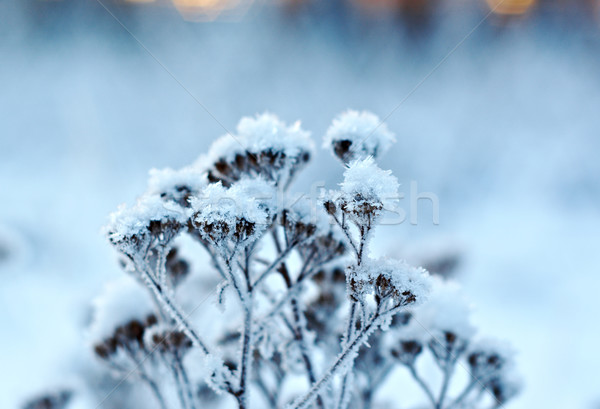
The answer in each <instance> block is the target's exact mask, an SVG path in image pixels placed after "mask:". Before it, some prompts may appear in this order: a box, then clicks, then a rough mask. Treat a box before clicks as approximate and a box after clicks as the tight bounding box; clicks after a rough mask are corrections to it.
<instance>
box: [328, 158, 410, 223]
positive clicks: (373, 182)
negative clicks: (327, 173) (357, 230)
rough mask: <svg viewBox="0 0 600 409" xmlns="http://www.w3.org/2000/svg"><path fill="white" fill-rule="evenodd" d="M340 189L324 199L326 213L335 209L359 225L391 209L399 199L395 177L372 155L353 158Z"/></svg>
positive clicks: (333, 212)
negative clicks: (360, 158)
mask: <svg viewBox="0 0 600 409" xmlns="http://www.w3.org/2000/svg"><path fill="white" fill-rule="evenodd" d="M340 187H341V189H340V192H338V193H337V194H334V197H333V199H332V200H330V201H327V202H326V203H325V208H326V210H327V212H328V213H329V214H335V213H336V212H337V210H338V209H340V210H341V211H342V212H344V213H345V214H347V215H348V216H349V217H350V218H352V219H353V220H355V221H356V223H357V224H358V225H367V224H368V225H370V224H371V223H372V221H373V219H374V218H375V217H377V216H378V215H380V214H381V212H382V210H384V209H386V210H392V209H394V208H395V206H396V204H397V201H398V188H399V185H398V180H397V179H396V177H394V176H393V175H392V172H391V171H389V170H387V171H386V170H383V169H381V168H379V167H378V166H377V165H376V164H375V161H374V160H373V158H371V157H369V158H366V159H363V160H358V161H355V162H352V163H351V164H350V165H349V166H348V169H346V171H345V172H344V181H343V182H342V183H341V184H340Z"/></svg>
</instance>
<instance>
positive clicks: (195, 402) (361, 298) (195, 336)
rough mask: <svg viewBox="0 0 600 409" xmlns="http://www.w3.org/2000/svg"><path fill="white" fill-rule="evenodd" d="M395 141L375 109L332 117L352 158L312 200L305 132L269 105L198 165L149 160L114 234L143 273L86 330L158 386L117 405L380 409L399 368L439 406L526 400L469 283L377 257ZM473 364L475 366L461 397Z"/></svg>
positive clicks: (392, 192)
mask: <svg viewBox="0 0 600 409" xmlns="http://www.w3.org/2000/svg"><path fill="white" fill-rule="evenodd" d="M393 139H394V138H393V136H392V134H391V133H390V132H389V131H388V130H387V128H386V127H385V126H380V125H379V120H378V118H377V117H375V116H374V115H372V114H369V113H365V112H362V113H359V112H355V111H349V112H347V113H345V114H343V115H341V116H340V117H338V118H336V119H335V121H334V122H333V125H332V126H331V127H330V128H329V130H328V132H327V135H326V144H327V145H329V146H331V147H332V149H333V151H334V153H335V154H336V155H337V156H338V157H339V158H340V159H341V160H342V161H343V162H344V164H345V166H346V170H345V172H344V178H343V181H342V182H341V183H340V186H339V189H338V190H337V191H334V192H331V193H330V195H329V196H328V197H327V198H325V200H322V199H320V201H319V202H318V206H316V207H314V206H312V205H313V204H314V203H312V202H310V201H307V200H304V201H302V199H300V200H291V199H292V198H291V197H290V195H289V193H288V189H287V188H288V186H289V183H290V181H292V180H293V178H294V175H295V173H296V172H297V171H298V170H299V169H300V168H302V167H303V166H304V165H305V164H306V163H307V161H308V159H309V158H310V154H311V151H312V149H313V147H312V142H311V141H310V139H309V138H308V133H307V132H305V131H303V130H302V129H301V128H300V125H299V123H296V124H293V125H291V126H288V125H286V124H285V123H283V122H281V121H280V120H279V119H277V117H275V116H274V115H271V114H263V115H259V116H257V117H253V118H243V119H242V120H241V121H240V123H239V125H238V128H237V133H236V135H235V137H232V136H231V135H226V136H225V137H223V138H221V139H219V140H218V141H216V142H215V143H214V144H213V146H212V147H211V149H210V152H209V153H208V154H207V155H206V156H203V157H202V158H201V159H200V160H199V161H198V162H197V163H196V164H194V165H192V166H188V167H184V168H182V169H179V170H173V169H169V168H167V169H163V170H152V171H151V172H150V179H149V184H148V189H147V191H146V193H145V194H144V195H143V196H141V197H140V198H139V199H138V200H137V202H136V203H135V204H134V205H133V206H129V207H126V206H122V207H120V208H119V210H118V211H117V212H115V213H113V214H112V215H111V216H110V221H109V223H108V225H107V226H106V227H105V229H104V231H105V233H106V235H107V237H108V239H109V240H110V242H111V243H112V244H113V245H114V246H115V247H116V248H117V249H118V250H119V251H120V252H121V253H122V254H124V255H125V256H126V257H125V259H126V260H127V263H125V264H124V265H123V267H125V268H126V269H127V272H128V273H130V274H129V275H128V276H127V277H124V278H123V279H122V280H120V281H118V282H117V283H113V284H111V285H109V286H108V287H107V290H106V291H105V292H104V293H103V294H102V295H101V296H100V297H98V298H97V299H96V300H95V301H94V316H93V321H92V324H91V326H90V328H89V339H90V341H91V342H90V343H91V344H92V346H93V351H94V353H95V355H96V357H97V358H99V359H100V360H101V361H102V362H103V363H104V364H106V367H107V368H108V369H109V370H110V371H111V372H116V373H119V374H121V375H123V376H125V377H126V378H127V377H128V378H129V379H130V380H131V381H132V382H136V384H135V385H134V388H132V390H133V389H137V386H138V384H141V385H145V390H144V391H142V390H140V391H138V392H140V393H144V394H145V395H144V400H143V402H138V400H139V396H141V395H139V394H137V393H138V392H135V393H131V392H130V391H126V390H124V391H123V393H122V394H120V395H119V400H118V405H119V407H128V408H129V407H134V406H139V404H142V405H146V406H147V403H148V402H146V399H145V398H146V397H151V398H152V399H153V401H154V402H151V403H148V404H149V405H150V406H152V407H157V408H161V409H173V408H185V409H194V408H196V409H197V408H203V407H209V406H210V407H225V406H227V407H230V406H231V407H234V406H235V407H237V408H239V409H248V408H254V407H261V408H262V407H265V408H270V409H276V408H281V407H286V405H288V407H292V408H294V409H309V408H318V409H326V408H330V407H331V408H338V409H350V408H355V407H356V408H358V407H360V408H368V407H375V406H380V403H381V402H377V399H376V397H377V395H378V394H377V390H378V388H379V387H380V386H381V385H384V384H388V380H389V379H387V377H388V374H391V373H393V372H394V368H395V367H396V366H398V365H402V366H403V367H404V370H408V371H409V372H410V374H411V375H412V377H413V378H414V380H415V381H416V382H415V384H414V385H413V386H414V387H415V388H421V389H422V390H423V392H424V393H425V395H426V397H427V399H429V402H430V403H431V405H429V406H428V407H431V408H464V407H466V406H468V407H472V408H476V407H477V408H479V407H485V405H480V403H482V402H480V401H477V399H479V398H480V397H481V396H482V395H485V394H484V393H482V392H484V391H491V392H492V395H491V397H492V398H493V399H495V401H497V403H500V404H503V403H504V402H505V401H506V400H508V399H510V398H512V397H513V396H514V395H515V394H516V393H517V392H518V391H519V388H520V384H519V382H518V381H517V380H516V378H515V376H514V373H513V372H512V353H511V351H510V350H509V349H507V348H504V347H502V345H501V344H498V343H493V342H483V343H475V344H472V342H471V339H472V337H473V333H474V328H473V326H472V325H471V323H470V321H469V305H468V303H467V302H466V301H465V300H464V299H463V298H462V295H461V294H460V291H459V289H458V287H457V286H456V285H455V284H452V283H447V282H443V281H442V280H441V279H438V280H436V279H433V278H431V277H430V276H429V273H428V272H427V271H426V270H425V269H423V268H418V267H413V266H411V265H409V264H407V263H406V262H405V261H400V260H393V259H371V258H369V256H368V254H369V245H370V244H371V234H372V233H373V229H374V227H375V226H376V221H377V219H378V217H380V216H381V215H382V214H383V212H384V211H385V210H392V209H393V208H394V207H395V205H396V202H397V200H398V198H399V196H398V181H397V180H396V178H395V177H394V176H392V174H391V172H390V171H385V170H382V169H380V168H379V167H378V166H377V165H376V163H375V161H374V158H375V157H376V156H378V155H380V154H381V153H382V152H384V151H385V150H386V149H388V148H389V146H390V144H391V143H392V142H393ZM323 205H324V206H323ZM180 234H181V235H182V236H184V237H182V239H181V240H179V239H178V240H177V242H175V238H176V237H177V236H179V235H180ZM186 236H187V237H186ZM190 238H191V239H192V240H189V239H190ZM198 245H199V246H198ZM175 246H176V247H175ZM191 246H197V247H199V250H200V251H199V253H200V254H198V256H199V257H196V253H195V252H194V249H192V247H191ZM436 259H439V257H438V258H436ZM442 259H443V260H442V261H444V262H445V260H446V259H447V258H445V257H442ZM198 262H199V263H200V264H201V265H202V264H204V265H202V268H201V269H198V268H197V267H198V265H197V264H198ZM442 264H443V263H442ZM131 267H133V268H131ZM207 268H212V269H213V270H214V271H212V273H213V274H212V275H211V274H199V273H200V271H202V273H204V272H205V271H206V269H207ZM200 276H202V277H200ZM134 277H135V278H134ZM186 277H187V278H188V279H189V280H188V279H186ZM267 277H268V278H267ZM191 280H193V281H191ZM192 282H198V283H202V286H204V285H206V286H207V288H200V287H197V286H196V285H190V283H192ZM144 287H146V288H144ZM225 291H227V297H228V298H229V297H235V298H236V301H239V302H233V303H229V302H228V303H227V305H226V307H227V308H225V309H221V312H220V314H223V315H220V316H219V317H217V316H214V314H219V313H218V312H217V311H213V310H212V309H211V310H207V311H206V314H202V316H201V317H198V316H196V317H195V318H193V319H192V317H191V315H192V313H193V312H194V311H195V310H196V309H197V308H199V307H200V306H201V305H202V303H203V300H207V297H211V296H212V295H213V294H214V293H215V292H216V293H217V294H216V299H217V301H218V302H219V306H225V304H224V303H223V295H224V292H225ZM206 308H211V307H209V306H206ZM207 317H208V321H207V320H206V318H207ZM422 356H427V357H428V359H426V360H423V359H422V358H420V357H422ZM417 360H419V361H418V362H417ZM459 360H460V361H461V365H462V363H464V364H465V365H469V366H470V368H471V373H473V374H474V376H475V378H473V379H470V380H469V382H463V384H464V385H466V386H465V390H463V391H462V392H460V391H458V393H455V391H456V389H457V386H460V385H459V384H457V383H455V382H454V380H453V379H450V378H451V377H452V376H453V374H454V373H455V372H456V371H455V369H456V365H458V364H459ZM427 364H429V365H436V366H437V370H440V372H441V376H442V377H443V378H442V379H441V380H442V388H441V390H440V392H439V394H438V391H437V389H438V386H439V385H440V382H439V381H440V379H439V377H437V378H435V379H433V381H434V382H430V381H431V379H427V378H428V377H429V374H430V373H431V371H427V372H425V373H423V374H420V373H419V371H421V367H422V366H423V365H427ZM430 369H431V368H430ZM434 369H436V368H434ZM130 375H131V376H130ZM425 375H427V376H425ZM476 380H479V383H478V382H475V381H476ZM290 385H292V387H291V388H290V387H289V386H290ZM443 385H446V386H447V385H452V386H451V387H449V388H447V391H446V389H444V388H445V387H444V386H443ZM132 386H133V385H132ZM300 388H302V389H303V390H300ZM292 389H294V390H292ZM99 392H103V391H99ZM215 392H216V393H215ZM446 392H447V393H446ZM444 394H445V395H446V396H444ZM480 400H482V399H480ZM483 401H484V402H483V403H486V404H489V403H490V395H487V398H485V399H483ZM492 403H495V402H492ZM399 404H404V403H403V402H400V403H399ZM289 405H291V406H289ZM487 406H489V405H487ZM424 407H425V406H424Z"/></svg>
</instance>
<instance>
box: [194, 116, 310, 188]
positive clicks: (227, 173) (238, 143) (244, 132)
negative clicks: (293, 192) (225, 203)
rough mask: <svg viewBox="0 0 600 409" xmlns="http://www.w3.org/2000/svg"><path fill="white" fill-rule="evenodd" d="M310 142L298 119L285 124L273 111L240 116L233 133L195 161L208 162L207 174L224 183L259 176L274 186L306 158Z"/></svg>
mask: <svg viewBox="0 0 600 409" xmlns="http://www.w3.org/2000/svg"><path fill="white" fill-rule="evenodd" d="M312 151H313V143H312V141H311V139H310V138H309V133H308V132H306V131H304V130H302V128H301V127H300V122H295V123H294V124H292V125H291V126H287V125H286V124H285V123H284V122H282V121H280V120H279V119H278V118H277V117H276V116H275V115H273V114H269V113H265V114H262V115H257V116H256V117H254V118H252V117H244V118H242V120H241V121H240V122H239V124H238V126H237V136H236V137H235V138H232V137H231V135H224V136H223V137H221V138H220V139H218V140H217V141H215V143H214V144H213V145H212V146H211V149H210V152H209V154H208V156H206V157H202V158H200V159H199V164H200V165H203V166H206V164H209V166H210V168H209V173H208V178H209V180H210V181H211V182H218V181H220V182H221V183H223V185H224V186H228V185H229V184H231V183H233V182H235V181H237V180H240V179H242V178H243V177H247V176H262V177H264V178H266V179H268V180H271V181H273V182H275V184H276V185H278V186H287V185H289V182H290V181H291V179H292V178H293V176H294V175H295V174H296V172H297V171H298V170H299V169H301V168H302V167H303V166H304V165H306V163H307V162H308V161H309V160H310V157H311V153H312Z"/></svg>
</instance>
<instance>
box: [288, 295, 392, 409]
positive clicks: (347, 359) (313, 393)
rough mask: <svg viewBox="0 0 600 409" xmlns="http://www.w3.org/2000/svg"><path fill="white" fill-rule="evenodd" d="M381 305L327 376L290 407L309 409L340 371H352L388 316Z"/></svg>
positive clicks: (326, 373)
mask: <svg viewBox="0 0 600 409" xmlns="http://www.w3.org/2000/svg"><path fill="white" fill-rule="evenodd" d="M379 309H380V304H378V305H377V310H376V311H375V313H374V314H373V317H372V318H371V320H370V321H369V323H368V324H367V325H365V326H364V327H363V328H362V329H361V332H360V333H359V334H358V335H357V336H356V337H355V338H354V339H353V340H352V341H350V342H349V343H348V345H347V346H346V347H345V348H344V350H343V351H342V353H341V354H340V355H339V356H338V358H337V359H336V360H335V362H334V363H333V364H332V365H331V367H330V368H329V370H328V371H327V372H325V374H324V375H323V376H322V377H321V379H320V380H319V381H318V382H317V383H315V384H313V386H312V387H311V388H310V390H309V391H308V392H307V393H306V395H304V396H303V397H302V398H300V399H298V400H297V401H296V402H294V403H293V404H292V406H290V408H293V409H307V408H308V407H309V406H310V404H311V403H312V401H313V400H314V399H315V398H316V397H317V395H318V394H319V393H320V392H321V390H322V389H323V388H324V387H325V386H326V385H327V384H328V383H329V382H330V381H331V379H332V378H333V377H334V376H335V375H336V374H338V372H340V371H347V370H350V367H349V366H350V363H351V362H352V361H354V359H355V358H356V354H357V352H358V349H359V348H360V347H361V346H362V344H363V343H364V342H365V341H366V340H367V339H368V338H369V336H370V335H371V333H372V332H373V331H374V330H375V329H376V328H377V327H378V326H379V324H380V323H381V322H382V320H383V318H385V317H386V315H387V314H385V313H384V314H383V315H381V314H380V311H379ZM389 311H390V312H393V311H395V308H393V309H390V310H389Z"/></svg>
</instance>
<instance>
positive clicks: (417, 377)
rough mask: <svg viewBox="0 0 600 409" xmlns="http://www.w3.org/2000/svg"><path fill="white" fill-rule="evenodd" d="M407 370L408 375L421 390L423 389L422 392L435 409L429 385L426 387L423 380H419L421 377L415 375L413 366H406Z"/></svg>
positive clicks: (415, 371) (433, 397)
mask: <svg viewBox="0 0 600 409" xmlns="http://www.w3.org/2000/svg"><path fill="white" fill-rule="evenodd" d="M407 368H408V370H409V371H410V374H411V375H412V377H413V378H414V379H415V381H416V382H417V383H418V384H419V386H420V387H421V389H423V392H425V395H427V398H428V399H429V401H430V402H431V404H432V405H433V407H436V406H437V403H436V401H435V396H433V392H432V391H431V388H430V387H429V385H427V383H426V382H425V380H423V378H421V376H420V375H419V374H418V373H417V370H416V368H415V366H414V365H408V366H407Z"/></svg>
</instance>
